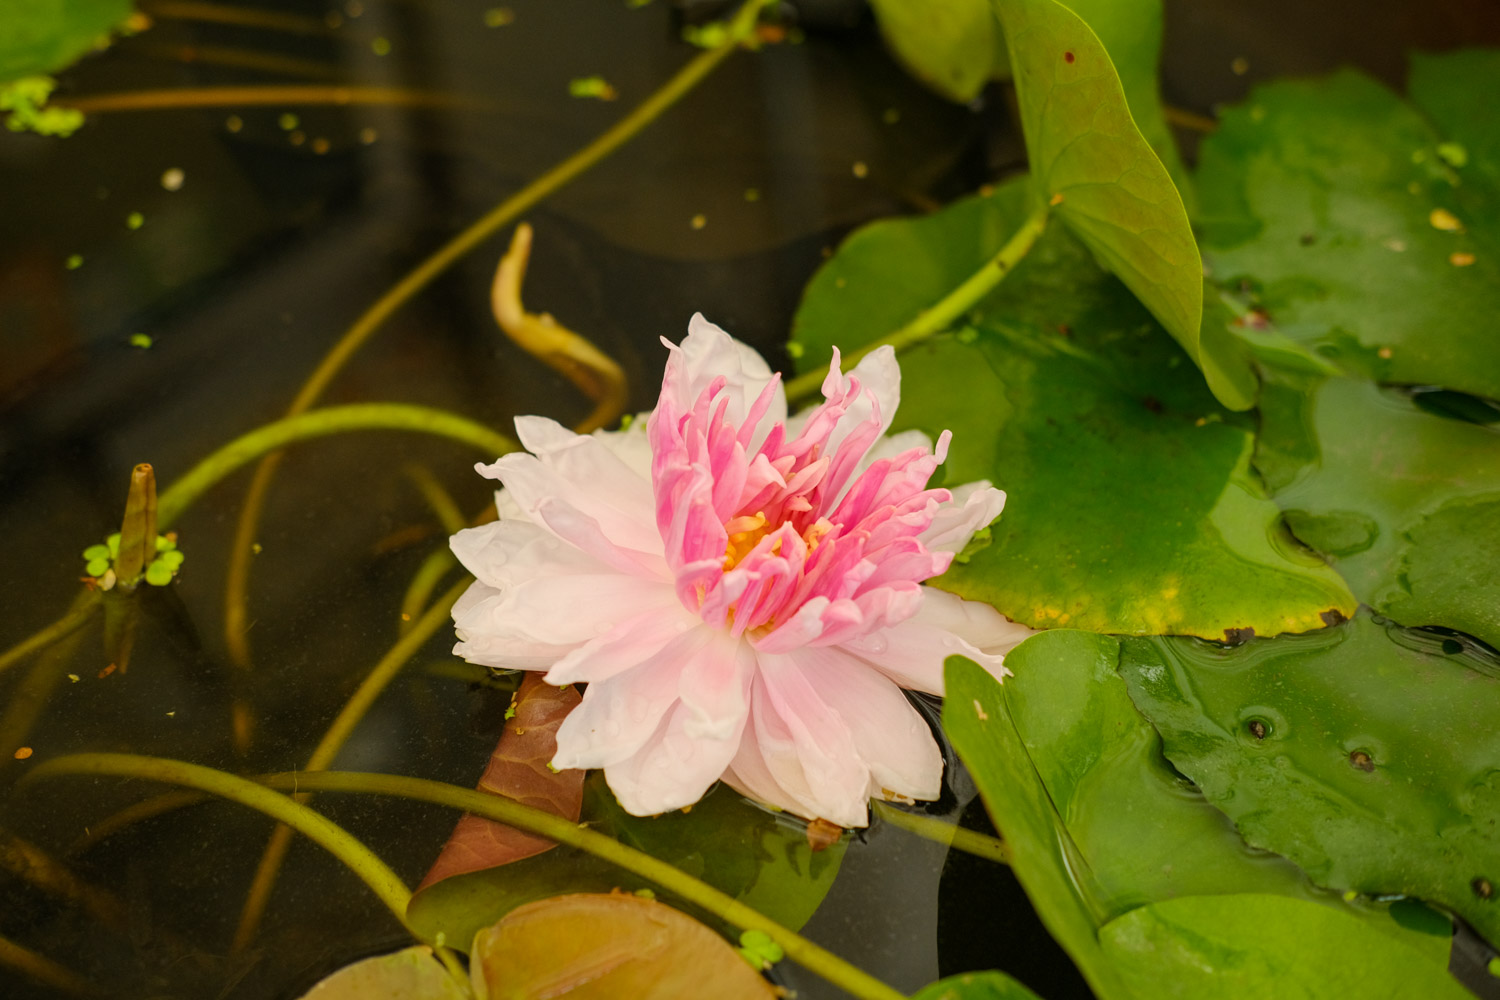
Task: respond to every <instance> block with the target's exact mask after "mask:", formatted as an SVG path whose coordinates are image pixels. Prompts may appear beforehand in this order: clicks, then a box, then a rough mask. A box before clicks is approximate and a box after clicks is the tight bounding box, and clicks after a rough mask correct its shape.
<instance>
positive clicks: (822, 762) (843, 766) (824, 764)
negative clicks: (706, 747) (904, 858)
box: [736, 654, 870, 827]
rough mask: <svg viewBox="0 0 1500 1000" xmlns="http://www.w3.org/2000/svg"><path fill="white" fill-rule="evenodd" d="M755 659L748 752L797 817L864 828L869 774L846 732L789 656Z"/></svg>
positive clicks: (844, 725) (851, 736)
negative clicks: (784, 794) (756, 669)
mask: <svg viewBox="0 0 1500 1000" xmlns="http://www.w3.org/2000/svg"><path fill="white" fill-rule="evenodd" d="M757 659H758V660H759V662H760V671H759V673H758V674H757V676H756V681H755V685H754V687H753V694H752V699H753V704H752V708H751V712H750V718H751V724H752V725H753V726H754V746H753V748H752V749H753V752H755V753H758V754H759V756H760V759H761V761H762V762H763V763H764V765H765V769H766V770H767V771H768V772H769V773H770V775H771V776H772V778H773V779H774V780H775V781H776V783H777V784H778V785H780V786H781V788H783V789H784V790H785V791H786V792H787V793H788V795H789V796H790V797H792V798H793V799H794V800H795V801H797V803H798V808H797V810H796V811H797V812H798V813H799V814H801V815H803V816H807V817H809V818H813V817H819V818H822V819H826V820H831V821H832V822H834V823H837V824H838V825H839V826H844V827H849V826H864V825H865V824H866V823H867V822H868V821H869V818H868V802H869V789H870V772H869V769H868V768H867V767H866V766H865V764H864V761H863V760H862V759H861V757H860V755H859V751H858V749H857V748H856V747H855V744H854V738H853V735H852V734H851V733H850V731H849V727H848V726H847V725H846V724H845V722H844V720H843V719H842V718H841V717H840V714H839V712H838V711H837V709H836V708H835V707H834V706H831V705H829V704H828V703H827V702H826V701H824V700H823V699H822V698H821V697H820V696H819V695H818V693H817V691H816V690H814V689H813V687H812V686H811V685H810V684H809V683H808V681H807V678H806V677H805V676H804V674H803V672H802V669H801V667H800V666H799V664H798V661H797V658H796V656H795V655H793V656H777V655H771V654H758V655H757ZM736 770H737V771H739V770H740V769H739V768H738V767H737V768H736ZM741 773H743V772H741Z"/></svg>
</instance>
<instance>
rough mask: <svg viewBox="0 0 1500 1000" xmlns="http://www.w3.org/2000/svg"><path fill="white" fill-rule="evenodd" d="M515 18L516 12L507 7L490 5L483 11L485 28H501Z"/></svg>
mask: <svg viewBox="0 0 1500 1000" xmlns="http://www.w3.org/2000/svg"><path fill="white" fill-rule="evenodd" d="M515 19H516V12H515V11H513V10H511V9H510V8H509V7H491V8H490V9H489V10H487V11H485V12H484V26H485V27H486V28H503V27H505V26H506V25H507V24H510V23H512V22H513V21H515Z"/></svg>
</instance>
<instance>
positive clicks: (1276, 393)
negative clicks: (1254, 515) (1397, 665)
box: [1255, 375, 1500, 646]
mask: <svg viewBox="0 0 1500 1000" xmlns="http://www.w3.org/2000/svg"><path fill="white" fill-rule="evenodd" d="M1418 398H1421V397H1418ZM1261 409H1262V431H1261V435H1260V438H1259V441H1258V443H1257V445H1256V456H1255V465H1256V468H1257V469H1259V470H1260V472H1261V474H1262V475H1263V476H1264V478H1265V480H1266V484H1267V485H1268V486H1269V487H1270V488H1271V491H1272V494H1273V496H1274V497H1275V498H1276V501H1277V503H1279V504H1280V505H1281V506H1282V508H1283V509H1284V510H1285V511H1286V518H1287V522H1288V524H1289V525H1290V526H1291V528H1292V531H1293V533H1294V534H1296V535H1297V537H1298V538H1300V539H1301V540H1302V541H1303V542H1305V543H1307V544H1308V545H1310V546H1312V547H1313V548H1315V549H1317V550H1318V551H1320V552H1323V553H1325V554H1326V555H1328V556H1329V558H1330V559H1331V560H1332V561H1333V563H1334V565H1335V567H1336V568H1337V569H1338V570H1339V571H1340V572H1341V573H1342V574H1343V575H1344V578H1345V579H1346V580H1347V581H1348V582H1349V586H1350V588H1351V589H1352V590H1353V591H1354V593H1355V595H1356V596H1357V597H1359V599H1360V600H1361V601H1363V602H1365V603H1366V604H1369V605H1370V606H1372V607H1374V608H1375V609H1376V610H1378V611H1380V612H1381V613H1382V614H1386V615H1389V616H1390V617H1391V618H1394V619H1395V620H1397V621H1399V622H1401V623H1402V624H1404V625H1441V626H1445V627H1448V628H1453V629H1457V630H1459V631H1462V632H1467V633H1469V634H1471V635H1475V636H1478V637H1479V638H1481V639H1483V640H1485V641H1486V642H1488V643H1489V644H1490V645H1492V646H1500V579H1497V577H1496V574H1495V572H1494V568H1495V567H1496V566H1497V565H1500V431H1497V430H1496V429H1495V428H1493V427H1485V426H1480V425H1477V424H1472V423H1466V422H1464V421H1461V420H1455V419H1452V418H1449V417H1445V416H1442V415H1439V414H1436V413H1433V412H1429V411H1428V410H1426V409H1423V408H1422V407H1420V406H1419V405H1418V404H1417V403H1416V402H1415V401H1413V399H1412V398H1411V397H1410V396H1408V395H1407V394H1405V393H1398V392H1395V391H1392V390H1385V389H1380V388H1378V387H1377V386H1374V385H1372V384H1370V383H1367V382H1360V381H1355V380H1352V379H1346V378H1331V379H1326V380H1315V379H1310V378H1307V377H1294V376H1290V375H1278V376H1275V377H1273V378H1272V379H1271V380H1270V381H1268V383H1267V386H1266V391H1265V395H1264V398H1263V399H1262V403H1261Z"/></svg>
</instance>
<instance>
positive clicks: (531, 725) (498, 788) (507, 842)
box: [417, 672, 585, 892]
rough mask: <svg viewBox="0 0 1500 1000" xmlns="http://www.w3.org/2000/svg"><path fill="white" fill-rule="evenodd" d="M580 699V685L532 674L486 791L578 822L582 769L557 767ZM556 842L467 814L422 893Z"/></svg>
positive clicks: (482, 785)
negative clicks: (565, 724)
mask: <svg viewBox="0 0 1500 1000" xmlns="http://www.w3.org/2000/svg"><path fill="white" fill-rule="evenodd" d="M579 699H580V695H579V694H578V691H577V689H575V688H573V687H571V686H569V687H565V688H556V687H553V686H552V685H551V684H548V683H546V682H545V681H543V680H542V675H541V674H539V673H535V672H528V673H527V674H526V676H525V677H524V678H523V679H522V681H521V687H520V690H518V691H517V692H516V694H515V699H514V700H513V701H512V702H511V706H512V707H513V708H514V709H515V712H514V713H513V714H512V715H511V717H510V718H509V719H507V720H506V721H505V730H504V732H502V733H501V734H500V743H499V745H497V746H496V747H495V752H494V753H493V754H491V755H490V763H489V766H487V767H486V768H485V769H484V775H483V776H482V777H481V778H480V779H479V786H478V787H479V790H480V791H481V792H493V793H495V794H496V795H503V796H505V797H506V798H510V799H515V800H516V801H517V802H521V803H523V804H525V805H528V806H531V807H532V808H534V809H543V810H545V811H547V812H549V813H552V814H553V815H555V816H563V817H566V818H567V819H570V820H573V821H574V822H577V821H578V814H579V812H580V811H581V810H582V808H583V779H584V775H585V772H584V771H581V770H566V771H553V770H552V769H551V768H549V767H548V766H547V763H548V762H549V761H550V760H551V759H552V756H553V755H554V754H555V753H557V727H558V726H560V725H561V724H562V720H563V719H564V718H566V717H567V714H568V713H569V712H571V711H572V710H573V706H575V705H577V704H578V702H579ZM553 846H555V845H554V844H553V843H552V841H550V840H547V839H545V838H542V837H538V836H535V835H534V834H530V833H525V832H523V831H521V830H517V829H516V828H515V827H510V826H505V825H503V824H501V823H495V822H492V821H491V820H487V819H480V818H479V817H477V816H467V815H466V816H464V817H463V818H461V819H460V820H459V821H458V825H457V826H456V827H454V829H453V834H452V835H451V836H450V837H449V838H448V843H446V844H444V845H443V850H442V852H441V853H440V854H439V855H438V859H437V861H436V862H434V863H433V865H432V869H431V870H430V871H429V872H428V873H427V877H426V878H424V879H423V880H422V884H421V885H419V886H418V887H417V892H421V891H422V890H423V889H425V888H427V887H428V886H430V885H433V884H434V883H436V882H440V881H442V880H443V879H445V878H450V877H452V876H454V875H466V874H468V873H469V872H477V871H484V870H485V869H486V868H496V867H499V866H500V865H508V864H510V863H511V862H513V861H520V860H521V859H522V858H529V857H531V856H533V855H536V854H541V853H542V852H543V851H546V850H550V849H551V848H552V847H553Z"/></svg>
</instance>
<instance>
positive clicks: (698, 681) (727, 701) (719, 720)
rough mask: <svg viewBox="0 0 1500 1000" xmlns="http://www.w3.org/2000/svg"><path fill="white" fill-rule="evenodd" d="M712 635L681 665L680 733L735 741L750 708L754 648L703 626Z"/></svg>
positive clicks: (701, 737)
mask: <svg viewBox="0 0 1500 1000" xmlns="http://www.w3.org/2000/svg"><path fill="white" fill-rule="evenodd" d="M705 630H706V631H709V632H710V634H711V635H712V636H713V638H712V639H711V640H710V642H709V643H708V645H706V646H705V647H704V648H703V649H702V650H700V651H699V652H698V653H697V655H695V656H693V657H692V658H691V659H690V660H689V661H688V662H687V663H685V664H684V665H683V669H682V673H681V675H680V676H679V677H678V680H677V690H678V696H679V697H680V698H681V699H682V704H683V706H684V707H685V708H686V709H687V711H688V714H687V717H686V719H685V720H684V722H683V726H682V731H683V733H684V734H685V735H686V736H688V737H691V738H693V739H699V740H706V741H712V742H718V741H730V742H738V741H739V735H740V731H741V730H742V729H743V728H744V726H745V716H746V715H747V714H748V713H749V711H750V705H749V698H750V679H751V678H752V677H753V676H754V674H755V651H754V650H753V649H751V647H750V644H749V643H748V642H745V641H744V640H742V639H740V638H738V637H736V636H732V635H730V634H729V633H728V632H725V631H723V630H721V629H711V628H707V627H705Z"/></svg>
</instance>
